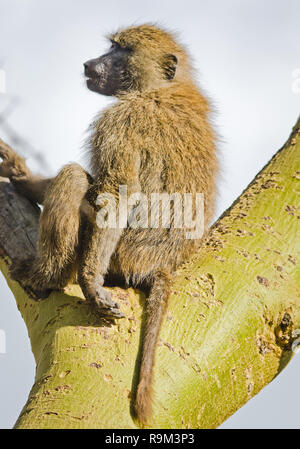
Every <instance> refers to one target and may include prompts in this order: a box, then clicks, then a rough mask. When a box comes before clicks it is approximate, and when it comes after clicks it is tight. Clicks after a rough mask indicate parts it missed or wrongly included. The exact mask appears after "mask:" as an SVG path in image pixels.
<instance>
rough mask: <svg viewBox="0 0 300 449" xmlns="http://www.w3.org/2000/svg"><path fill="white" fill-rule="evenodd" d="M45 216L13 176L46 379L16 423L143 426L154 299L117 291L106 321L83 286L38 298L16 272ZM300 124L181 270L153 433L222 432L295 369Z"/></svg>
mask: <svg viewBox="0 0 300 449" xmlns="http://www.w3.org/2000/svg"><path fill="white" fill-rule="evenodd" d="M38 217H39V209H38V207H37V206H34V205H32V204H31V203H29V201H27V200H26V199H25V198H23V197H21V196H20V195H19V194H17V192H16V191H15V190H14V188H13V187H12V185H11V184H10V183H9V182H7V181H5V180H4V179H3V178H2V181H1V183H0V256H1V258H0V267H1V270H2V272H3V274H4V276H5V278H6V280H7V283H8V285H9V287H10V288H11V290H12V292H13V294H14V296H15V299H16V302H17V305H18V308H19V310H20V312H21V314H22V317H23V319H24V321H25V323H26V325H27V328H28V333H29V338H30V341H31V347H32V351H33V353H34V356H35V360H36V365H37V368H36V377H35V383H34V385H33V387H32V390H31V392H30V394H29V398H28V401H27V403H26V405H25V406H24V408H23V410H22V412H21V414H20V416H19V418H18V420H17V422H16V425H15V427H16V428H35V429H37V428H85V429H86V428H106V429H113V428H115V429H118V428H128V429H133V428H136V427H137V423H135V422H134V421H133V419H132V417H131V414H130V404H131V398H132V397H133V395H134V391H135V388H136V384H137V371H138V366H139V353H140V352H139V348H140V343H141V340H142V338H143V324H144V314H143V305H144V294H143V293H142V292H140V291H138V290H134V289H132V288H130V289H126V290H124V289H121V288H119V287H115V288H113V289H110V290H111V292H112V295H113V298H114V299H116V300H117V301H118V302H120V303H121V309H122V311H123V312H124V313H125V315H126V318H125V319H123V320H119V321H117V322H115V323H111V322H109V321H106V320H105V319H99V317H98V316H96V315H95V314H94V313H93V310H92V309H91V308H90V306H89V304H88V303H87V302H86V301H85V299H84V297H83V295H82V292H81V290H80V288H79V286H78V285H70V286H68V287H67V288H66V289H65V291H64V292H53V293H52V294H51V295H50V297H49V298H47V299H46V300H41V301H34V300H33V299H31V298H30V297H29V296H28V294H27V293H26V292H25V291H24V290H23V289H22V287H21V286H20V285H19V284H18V283H17V282H14V281H12V280H11V279H10V278H9V274H8V266H9V265H10V264H11V263H14V261H16V260H19V259H20V258H24V257H25V256H26V257H27V256H29V255H31V254H32V253H33V252H34V251H35V245H36V237H37V229H38ZM299 261H300V119H299V120H298V122H297V124H296V126H295V128H294V130H293V133H292V135H291V137H290V138H289V140H288V142H287V143H286V145H285V146H284V147H283V148H282V149H281V150H280V151H278V152H277V154H276V155H275V156H274V157H273V158H272V160H271V161H270V162H269V163H268V164H267V165H266V166H265V168H264V169H263V170H262V171H261V172H260V173H259V174H258V175H257V176H256V178H255V179H254V181H253V182H252V183H251V184H250V185H249V187H248V188H247V189H246V190H245V191H244V192H243V193H242V195H241V196H240V197H239V198H238V199H237V200H236V201H235V202H234V203H233V205H232V206H231V207H230V208H229V209H228V210H227V211H226V212H225V213H224V214H223V215H222V217H221V218H220V219H219V220H218V221H217V222H216V223H215V224H214V225H213V226H212V228H211V229H210V232H209V233H208V235H207V236H206V238H205V239H204V241H203V245H202V247H201V249H200V250H199V251H198V252H197V254H194V255H193V256H192V257H191V259H190V261H189V262H188V263H186V264H185V265H184V266H183V267H182V268H181V269H180V270H178V273H177V275H176V278H175V279H174V282H173V285H172V294H171V297H170V301H169V306H168V312H167V316H166V319H165V320H164V323H163V326H162V330H161V333H160V340H159V345H158V349H157V354H156V362H155V373H154V377H155V382H154V415H153V420H152V422H151V423H150V426H149V427H153V428H215V427H217V426H219V425H220V424H221V423H222V422H223V421H224V420H225V419H227V418H228V417H229V416H230V415H232V414H233V413H234V412H235V411H236V410H238V409H239V408H240V407H241V406H242V405H244V404H245V403H246V402H247V401H248V400H249V399H250V398H251V397H253V396H254V395H256V394H257V393H258V392H259V391H260V390H261V389H262V388H263V387H264V386H265V385H267V384H268V383H269V382H270V381H271V380H272V379H273V378H274V377H275V376H276V375H277V374H279V372H280V371H281V370H282V369H283V368H284V367H285V366H286V364H287V363H288V361H289V360H290V359H291V357H292V355H293V351H292V344H293V343H294V344H295V342H297V338H299V335H298V333H297V329H299V328H300V264H299Z"/></svg>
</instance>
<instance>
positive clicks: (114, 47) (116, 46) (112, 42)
mask: <svg viewBox="0 0 300 449" xmlns="http://www.w3.org/2000/svg"><path fill="white" fill-rule="evenodd" d="M118 48H120V45H119V44H118V43H117V42H115V41H111V49H112V50H117V49H118Z"/></svg>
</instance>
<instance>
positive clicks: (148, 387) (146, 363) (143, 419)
mask: <svg viewBox="0 0 300 449" xmlns="http://www.w3.org/2000/svg"><path fill="white" fill-rule="evenodd" d="M169 293H170V277H169V274H168V273H167V272H165V271H157V272H156V273H155V276H154V278H153V284H152V287H151V290H150V295H149V297H148V298H147V300H146V327H145V334H144V341H143V343H142V361H141V367H140V375H139V383H138V388H137V393H136V397H135V403H134V412H135V415H136V418H137V419H138V421H139V422H140V423H141V424H143V425H145V424H147V421H148V420H149V418H150V417H151V414H152V378H153V365H154V356H155V348H156V343H157V339H158V334H159V330H160V327H161V323H162V319H163V316H164V313H165V310H166V307H167V302H168V297H169Z"/></svg>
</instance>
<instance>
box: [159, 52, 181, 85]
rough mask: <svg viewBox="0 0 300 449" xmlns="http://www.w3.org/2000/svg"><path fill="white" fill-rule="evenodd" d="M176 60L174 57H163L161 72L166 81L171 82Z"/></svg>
mask: <svg viewBox="0 0 300 449" xmlns="http://www.w3.org/2000/svg"><path fill="white" fill-rule="evenodd" d="M177 62H178V61H177V58H176V56H175V55H171V54H169V55H164V58H163V70H164V73H165V77H166V79H167V80H172V79H173V78H174V76H175V73H176V67H177Z"/></svg>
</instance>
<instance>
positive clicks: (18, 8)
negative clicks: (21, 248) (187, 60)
mask: <svg viewBox="0 0 300 449" xmlns="http://www.w3.org/2000/svg"><path fill="white" fill-rule="evenodd" d="M299 17H300V2H299V0H263V1H262V0H184V1H183V0H181V1H179V0H151V1H145V0H138V1H135V0H126V1H121V0H114V2H100V1H99V0H50V1H48V0H42V1H41V0H0V69H2V70H3V71H4V72H5V81H6V92H5V93H0V115H1V111H3V110H4V108H5V107H6V106H7V105H8V104H10V102H11V101H12V100H13V101H15V102H16V107H15V109H14V110H13V112H12V113H11V115H10V116H9V117H8V119H7V122H8V123H9V125H10V126H11V127H13V128H14V129H15V130H16V131H17V133H18V134H20V136H21V137H22V138H23V139H25V140H26V142H27V143H28V144H30V145H31V146H32V147H33V148H34V149H36V150H38V151H40V152H41V153H42V155H43V156H44V158H45V160H46V161H47V164H46V165H45V166H44V167H43V170H44V172H45V173H48V174H49V173H50V174H54V173H55V172H56V171H57V170H58V169H59V168H60V167H61V166H62V165H63V164H66V163H67V162H69V161H78V162H80V163H82V162H83V159H82V156H81V154H82V146H83V141H84V136H85V130H86V128H87V126H88V124H89V122H90V121H91V119H92V118H93V116H94V115H95V113H96V112H97V111H99V109H101V108H102V107H103V106H105V105H107V103H108V101H109V100H107V99H106V98H104V97H101V96H99V95H96V94H94V93H92V92H89V91H87V89H86V88H85V85H84V81H83V75H82V64H83V62H84V61H86V60H88V59H90V58H93V57H96V56H97V55H100V54H101V53H102V52H103V51H104V50H105V49H106V48H107V44H106V42H105V39H103V35H105V34H106V33H107V32H109V31H111V30H115V29H116V28H119V27H120V26H124V25H125V26H127V25H129V24H133V23H143V22H149V21H151V22H156V23H160V24H163V25H164V26H166V27H168V28H170V29H172V30H177V31H178V32H179V33H180V35H181V41H182V42H184V43H185V44H186V46H187V47H188V49H189V52H190V53H191V54H192V55H193V58H194V65H195V67H196V69H197V71H198V73H199V77H198V79H199V83H200V84H201V86H203V87H204V89H205V90H206V91H207V92H208V94H209V96H210V97H211V98H212V99H213V102H214V105H215V107H216V109H217V111H218V113H217V117H216V126H217V129H218V131H219V133H220V134H221V136H222V142H221V143H220V153H221V160H222V180H221V181H220V184H219V190H220V194H219V200H218V208H217V213H216V216H217V215H219V214H220V213H221V212H222V211H223V210H224V209H226V208H227V207H228V206H230V204H231V203H232V201H233V200H234V199H235V198H236V197H237V196H238V195H239V194H240V193H241V192H242V190H243V189H244V188H245V187H246V186H247V184H248V183H249V182H250V181H251V180H252V178H253V177H254V176H255V174H256V173H257V172H258V171H259V170H260V169H261V168H262V166H263V165H264V164H265V163H266V162H268V160H269V159H270V158H271V157H272V155H273V154H274V153H275V151H276V150H278V149H279V148H280V147H281V146H282V145H283V143H284V142H285V140H286V138H287V137H288V135H289V133H290V131H291V128H292V126H293V125H294V124H295V122H296V119H297V116H298V115H299V111H300V51H299V50H300V26H299ZM4 72H1V70H0V92H1V86H2V90H3V86H4V82H3V73H4ZM1 73H2V74H1ZM1 77H2V78H1ZM297 77H298V78H297ZM0 136H1V137H2V138H4V139H6V140H7V141H10V139H11V136H10V135H9V134H7V133H6V132H5V129H4V128H3V127H1V124H0ZM23 148H25V147H24V146H23ZM20 149H21V148H20ZM28 163H29V165H30V166H31V167H32V168H34V169H37V168H38V167H39V164H38V162H37V161H36V160H35V159H34V158H31V159H29V160H28ZM0 276H1V277H0V292H1V313H0V330H4V331H5V334H6V353H5V354H1V353H0V428H7V427H12V426H13V424H14V422H15V421H16V418H17V416H18V414H19V413H20V411H21V408H22V406H23V405H24V404H25V402H26V399H27V396H28V393H29V389H30V387H31V386H32V384H33V378H34V360H33V356H32V354H31V351H30V345H29V340H28V336H27V331H26V329H25V326H24V323H23V321H22V319H21V316H20V314H19V312H18V310H17V308H16V305H15V301H14V298H13V296H12V294H11V292H10V290H9V289H8V287H7V286H6V283H5V281H4V279H3V277H2V275H0ZM0 334H1V333H0ZM0 352H1V346H0ZM299 371H300V355H298V356H296V357H294V359H293V360H292V362H291V363H290V364H289V366H288V367H287V368H286V369H285V370H284V372H283V373H282V374H280V376H279V377H278V378H276V379H275V380H274V381H273V382H272V383H271V384H270V385H268V386H267V387H266V388H265V389H264V390H263V391H261V392H260V393H259V394H258V395H257V396H256V397H255V398H253V399H251V400H250V401H249V402H248V403H247V404H246V405H245V406H244V407H243V408H242V409H241V410H239V411H238V412H237V413H236V414H235V415H234V416H233V417H231V418H230V419H228V420H227V421H226V422H225V423H224V424H223V425H222V427H223V428H264V427H265V428H277V427H281V428H282V427H283V428H290V427H294V428H295V427H296V428H300V419H299V410H298V406H299V399H300V392H299ZM281 404H282V406H283V410H282V407H281Z"/></svg>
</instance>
